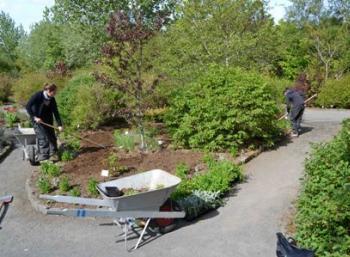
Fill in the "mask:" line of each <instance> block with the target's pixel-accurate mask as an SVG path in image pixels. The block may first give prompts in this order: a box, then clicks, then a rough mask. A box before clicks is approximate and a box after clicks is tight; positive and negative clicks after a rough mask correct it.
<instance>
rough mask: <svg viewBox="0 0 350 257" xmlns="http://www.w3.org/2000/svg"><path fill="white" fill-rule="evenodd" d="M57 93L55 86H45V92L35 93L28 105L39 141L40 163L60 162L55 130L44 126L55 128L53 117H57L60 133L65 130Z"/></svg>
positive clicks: (38, 159)
mask: <svg viewBox="0 0 350 257" xmlns="http://www.w3.org/2000/svg"><path fill="white" fill-rule="evenodd" d="M56 91H57V87H56V85H55V84H45V85H44V90H43V91H39V92H37V93H35V94H34V95H33V96H32V97H31V98H30V100H29V101H28V103H27V105H26V109H27V112H28V114H29V116H30V118H31V121H32V123H33V127H34V131H35V134H36V136H37V139H38V147H39V149H38V158H37V161H38V162H40V161H44V160H48V159H50V160H52V161H58V155H57V138H56V134H55V130H54V129H53V128H51V127H49V126H46V125H45V124H43V123H46V124H49V125H51V126H53V116H55V120H56V122H57V124H58V129H59V130H60V131H62V130H63V127H62V121H61V118H60V114H59V112H58V109H57V104H56V100H55V94H56Z"/></svg>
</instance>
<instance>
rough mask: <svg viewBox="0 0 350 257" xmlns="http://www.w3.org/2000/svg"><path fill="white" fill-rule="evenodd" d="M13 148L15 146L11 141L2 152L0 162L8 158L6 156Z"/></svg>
mask: <svg viewBox="0 0 350 257" xmlns="http://www.w3.org/2000/svg"><path fill="white" fill-rule="evenodd" d="M12 149H13V147H12V144H11V143H10V144H9V145H7V146H5V148H4V149H3V150H2V151H1V152H0V162H1V161H2V160H3V159H5V158H6V156H7V155H8V154H9V153H10V152H11V151H12Z"/></svg>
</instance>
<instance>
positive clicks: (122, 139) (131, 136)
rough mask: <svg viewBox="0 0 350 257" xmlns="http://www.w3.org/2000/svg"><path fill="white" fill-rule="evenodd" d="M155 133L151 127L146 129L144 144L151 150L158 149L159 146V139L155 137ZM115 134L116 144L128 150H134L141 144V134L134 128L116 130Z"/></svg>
mask: <svg viewBox="0 0 350 257" xmlns="http://www.w3.org/2000/svg"><path fill="white" fill-rule="evenodd" d="M154 133H155V132H154V131H152V130H151V129H147V130H145V131H144V139H143V140H144V145H145V146H147V149H149V150H156V149H158V148H159V145H158V143H157V141H156V140H155V139H154V135H155V134H154ZM113 135H114V142H115V145H116V146H118V147H119V148H122V149H125V150H127V151H133V150H134V149H135V146H136V145H137V144H138V145H139V144H141V138H140V135H139V133H137V132H136V131H134V130H125V131H121V130H115V131H114V134H113Z"/></svg>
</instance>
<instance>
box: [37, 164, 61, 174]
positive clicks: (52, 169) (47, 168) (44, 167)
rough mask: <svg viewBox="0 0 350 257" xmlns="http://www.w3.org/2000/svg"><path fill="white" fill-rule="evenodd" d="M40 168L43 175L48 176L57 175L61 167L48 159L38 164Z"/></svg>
mask: <svg viewBox="0 0 350 257" xmlns="http://www.w3.org/2000/svg"><path fill="white" fill-rule="evenodd" d="M40 170H41V173H42V174H43V175H48V176H50V177H58V176H59V175H60V174H61V168H60V167H59V166H58V165H56V164H54V163H53V162H50V161H45V162H42V163H41V164H40Z"/></svg>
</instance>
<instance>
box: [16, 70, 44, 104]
mask: <svg viewBox="0 0 350 257" xmlns="http://www.w3.org/2000/svg"><path fill="white" fill-rule="evenodd" d="M46 82H47V78H46V76H45V74H44V73H41V72H33V73H27V74H24V75H23V76H22V77H21V78H20V79H19V80H17V81H16V82H15V83H14V86H13V91H14V96H15V99H16V102H18V103H20V104H22V105H25V104H26V103H27V102H28V100H29V97H30V96H31V95H33V94H34V93H35V92H37V91H39V90H41V89H42V87H43V85H44V84H45V83H46Z"/></svg>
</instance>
